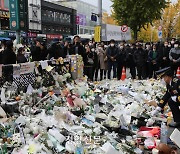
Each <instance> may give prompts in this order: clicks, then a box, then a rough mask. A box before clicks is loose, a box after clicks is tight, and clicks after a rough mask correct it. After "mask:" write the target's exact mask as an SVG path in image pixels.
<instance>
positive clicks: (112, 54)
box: [106, 46, 118, 62]
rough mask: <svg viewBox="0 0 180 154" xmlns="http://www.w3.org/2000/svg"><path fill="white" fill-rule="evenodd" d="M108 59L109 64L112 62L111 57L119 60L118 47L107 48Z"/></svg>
mask: <svg viewBox="0 0 180 154" xmlns="http://www.w3.org/2000/svg"><path fill="white" fill-rule="evenodd" d="M106 54H107V57H108V62H112V60H111V57H114V59H115V60H117V56H118V48H117V47H116V46H114V47H111V46H110V47H108V48H107V52H106Z"/></svg>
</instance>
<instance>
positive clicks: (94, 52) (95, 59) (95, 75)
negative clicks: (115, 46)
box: [90, 46, 98, 81]
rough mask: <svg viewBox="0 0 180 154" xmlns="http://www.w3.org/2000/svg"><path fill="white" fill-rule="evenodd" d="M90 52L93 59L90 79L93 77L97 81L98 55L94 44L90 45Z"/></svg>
mask: <svg viewBox="0 0 180 154" xmlns="http://www.w3.org/2000/svg"><path fill="white" fill-rule="evenodd" d="M91 47H92V48H90V49H91V54H92V60H93V77H92V78H91V80H92V81H93V80H94V77H95V81H97V79H98V55H97V52H96V49H95V48H94V46H91Z"/></svg>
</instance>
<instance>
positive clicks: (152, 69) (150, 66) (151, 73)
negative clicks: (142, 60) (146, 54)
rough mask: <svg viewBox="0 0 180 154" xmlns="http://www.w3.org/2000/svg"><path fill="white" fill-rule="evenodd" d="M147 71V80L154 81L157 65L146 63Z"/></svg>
mask: <svg viewBox="0 0 180 154" xmlns="http://www.w3.org/2000/svg"><path fill="white" fill-rule="evenodd" d="M148 70H149V79H150V78H152V77H153V78H155V79H156V74H155V72H156V71H158V65H157V64H153V63H148Z"/></svg>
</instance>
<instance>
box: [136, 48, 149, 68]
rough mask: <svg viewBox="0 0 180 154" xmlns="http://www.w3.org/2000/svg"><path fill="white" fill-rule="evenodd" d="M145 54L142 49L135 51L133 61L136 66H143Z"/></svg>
mask: <svg viewBox="0 0 180 154" xmlns="http://www.w3.org/2000/svg"><path fill="white" fill-rule="evenodd" d="M146 59H147V56H146V52H145V51H144V50H143V49H142V48H139V49H137V50H136V51H135V53H134V61H135V63H136V65H144V64H145V63H146Z"/></svg>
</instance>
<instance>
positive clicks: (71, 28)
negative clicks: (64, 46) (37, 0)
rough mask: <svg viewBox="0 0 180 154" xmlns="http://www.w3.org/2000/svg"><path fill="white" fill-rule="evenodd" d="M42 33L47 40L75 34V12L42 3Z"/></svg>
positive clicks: (59, 6) (48, 3)
mask: <svg viewBox="0 0 180 154" xmlns="http://www.w3.org/2000/svg"><path fill="white" fill-rule="evenodd" d="M41 11H42V12H41V15H42V33H43V34H47V39H54V38H59V39H62V38H63V36H65V35H66V36H67V35H75V34H76V10H74V9H70V8H66V7H64V6H61V5H57V4H53V3H50V2H46V1H42V6H41Z"/></svg>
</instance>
